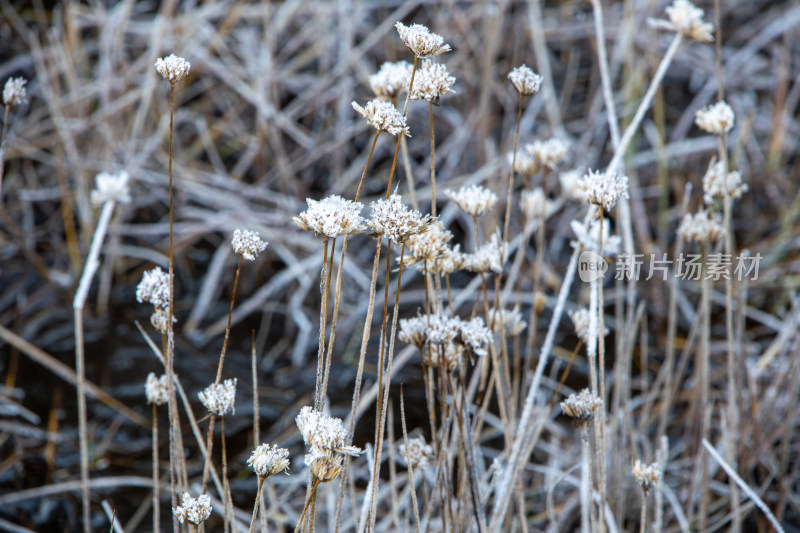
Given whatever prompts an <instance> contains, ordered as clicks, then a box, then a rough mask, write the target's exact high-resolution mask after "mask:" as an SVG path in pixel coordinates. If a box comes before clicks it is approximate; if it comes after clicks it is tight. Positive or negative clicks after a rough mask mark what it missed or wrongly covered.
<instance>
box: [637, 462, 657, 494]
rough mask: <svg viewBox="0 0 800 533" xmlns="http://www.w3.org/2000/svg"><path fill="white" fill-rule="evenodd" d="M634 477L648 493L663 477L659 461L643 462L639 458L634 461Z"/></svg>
mask: <svg viewBox="0 0 800 533" xmlns="http://www.w3.org/2000/svg"><path fill="white" fill-rule="evenodd" d="M633 477H635V478H636V481H638V482H639V485H640V486H641V487H642V490H643V491H644V492H645V493H646V492H647V491H649V490H650V489H651V488H653V487H654V486H656V485H657V484H658V482H659V480H660V479H661V468H660V467H659V466H658V463H650V464H649V465H645V464H642V462H641V461H640V460H639V459H636V460H635V461H634V462H633Z"/></svg>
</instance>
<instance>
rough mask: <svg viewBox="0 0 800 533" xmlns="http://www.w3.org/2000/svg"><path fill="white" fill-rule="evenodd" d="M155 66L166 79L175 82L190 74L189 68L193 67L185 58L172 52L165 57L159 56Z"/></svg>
mask: <svg viewBox="0 0 800 533" xmlns="http://www.w3.org/2000/svg"><path fill="white" fill-rule="evenodd" d="M155 67H156V70H157V71H158V73H159V74H161V76H162V77H163V78H164V79H165V80H167V81H168V82H170V83H175V82H177V81H181V80H182V79H183V78H185V77H186V76H188V75H189V69H191V68H192V65H191V63H189V62H188V61H186V60H185V59H184V58H182V57H178V56H176V55H175V54H170V55H168V56H167V57H165V58H164V59H161V58H158V59H157V60H156V64H155Z"/></svg>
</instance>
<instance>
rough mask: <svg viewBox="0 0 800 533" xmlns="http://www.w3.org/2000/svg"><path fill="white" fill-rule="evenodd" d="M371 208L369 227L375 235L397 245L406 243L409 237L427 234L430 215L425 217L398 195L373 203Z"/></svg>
mask: <svg viewBox="0 0 800 533" xmlns="http://www.w3.org/2000/svg"><path fill="white" fill-rule="evenodd" d="M370 208H372V217H371V218H370V219H369V220H368V221H367V226H368V227H369V228H370V229H371V230H372V231H373V232H374V233H375V234H378V235H385V236H386V237H387V238H389V239H391V240H392V241H394V242H396V243H404V242H406V241H407V240H408V238H409V237H411V236H413V235H419V234H420V233H423V232H425V231H426V230H427V229H428V224H429V223H430V220H431V217H430V215H425V216H424V217H423V216H422V214H421V213H420V212H419V211H417V210H416V209H411V208H410V207H408V206H407V205H405V204H404V203H403V200H402V198H400V195H399V194H397V193H394V194H392V195H391V196H390V197H389V198H387V199H381V200H378V201H375V202H372V203H371V204H370Z"/></svg>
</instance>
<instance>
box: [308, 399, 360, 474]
mask: <svg viewBox="0 0 800 533" xmlns="http://www.w3.org/2000/svg"><path fill="white" fill-rule="evenodd" d="M295 422H296V423H297V427H298V428H299V429H300V434H301V435H303V442H305V444H306V446H308V452H309V453H307V454H306V456H305V465H306V466H309V467H311V471H312V472H313V473H314V475H315V476H316V477H317V478H318V479H319V480H321V481H330V480H332V479H334V478H336V477H337V476H338V475H339V473H340V472H341V465H342V456H341V455H335V454H336V453H339V454H345V455H350V456H352V457H358V456H359V455H361V454H362V453H363V451H362V450H361V449H360V448H358V447H356V446H348V445H347V444H346V442H347V430H346V429H345V427H344V423H342V419H341V418H335V417H332V416H328V415H326V414H325V413H321V412H319V411H317V410H316V409H314V408H313V407H309V406H306V407H303V408H302V409H300V414H298V415H297V417H296V418H295Z"/></svg>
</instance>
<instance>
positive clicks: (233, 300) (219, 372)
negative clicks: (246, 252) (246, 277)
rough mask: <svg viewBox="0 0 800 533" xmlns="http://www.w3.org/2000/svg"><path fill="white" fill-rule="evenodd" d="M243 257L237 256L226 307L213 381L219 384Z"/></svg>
mask: <svg viewBox="0 0 800 533" xmlns="http://www.w3.org/2000/svg"><path fill="white" fill-rule="evenodd" d="M243 259H244V258H243V257H242V256H239V264H237V265H236V276H235V277H234V278H233V292H232V293H231V306H230V309H228V325H227V326H226V327H225V339H224V340H223V341H222V351H221V352H220V354H219V365H218V366H217V377H216V379H215V380H214V383H216V384H217V385H219V380H220V379H221V378H222V364H223V363H224V362H225V351H226V349H227V348H228V337H229V336H230V334H231V317H232V316H233V304H234V302H235V301H236V287H238V286H239V272H241V270H242V261H243Z"/></svg>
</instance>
